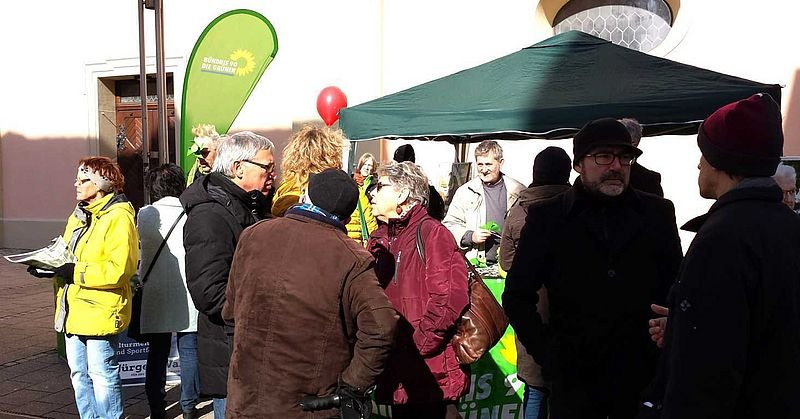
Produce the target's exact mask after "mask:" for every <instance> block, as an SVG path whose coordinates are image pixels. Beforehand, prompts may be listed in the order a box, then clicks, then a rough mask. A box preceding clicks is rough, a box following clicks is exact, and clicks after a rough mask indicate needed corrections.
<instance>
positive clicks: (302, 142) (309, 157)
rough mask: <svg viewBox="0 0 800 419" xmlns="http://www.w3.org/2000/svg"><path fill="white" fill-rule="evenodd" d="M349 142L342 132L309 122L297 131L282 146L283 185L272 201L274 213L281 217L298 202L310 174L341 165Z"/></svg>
mask: <svg viewBox="0 0 800 419" xmlns="http://www.w3.org/2000/svg"><path fill="white" fill-rule="evenodd" d="M347 149H348V143H347V141H346V140H345V139H344V136H343V135H342V132H341V131H339V130H332V129H330V128H327V127H315V126H311V125H307V126H305V127H303V128H301V129H300V130H299V131H297V132H296V133H295V134H294V135H292V138H290V139H289V144H287V145H286V147H285V148H284V149H283V159H282V161H281V177H282V180H281V184H280V186H278V190H277V191H276V192H275V197H274V198H273V201H272V215H274V216H276V217H282V216H283V214H284V213H286V210H287V209H289V207H291V206H293V205H295V204H297V203H298V202H299V201H300V197H301V196H302V195H303V190H304V189H305V188H306V185H308V176H309V175H311V174H314V173H319V172H321V171H323V170H325V169H330V168H335V169H341V168H342V156H343V155H344V152H345V150H347Z"/></svg>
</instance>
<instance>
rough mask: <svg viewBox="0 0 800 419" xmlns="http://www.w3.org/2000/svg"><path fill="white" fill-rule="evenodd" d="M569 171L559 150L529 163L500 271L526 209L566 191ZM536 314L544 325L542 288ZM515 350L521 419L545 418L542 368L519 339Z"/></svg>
mask: <svg viewBox="0 0 800 419" xmlns="http://www.w3.org/2000/svg"><path fill="white" fill-rule="evenodd" d="M571 170H572V163H571V162H570V159H569V155H567V152H566V151H564V150H563V149H562V148H559V147H547V148H545V149H544V150H542V151H541V152H540V153H539V154H537V155H536V158H535V159H534V160H533V182H532V183H531V185H530V186H528V188H527V189H523V190H522V192H520V193H519V200H518V201H517V202H516V203H515V204H514V206H513V207H511V210H509V211H508V217H506V222H505V224H504V225H503V235H502V237H501V238H500V254H499V260H500V267H501V268H503V270H504V271H508V270H509V269H511V263H512V262H513V261H514V254H515V253H516V250H517V243H518V242H519V238H520V235H521V234H522V227H524V226H525V218H526V217H527V216H528V207H530V206H531V205H533V204H535V203H536V202H540V201H544V200H545V199H548V198H552V197H554V196H556V195H558V194H560V193H561V192H564V191H566V190H567V189H569V173H570V171H571ZM537 311H538V312H539V314H540V315H541V316H542V318H543V319H545V321H546V320H547V319H548V317H549V316H548V314H547V290H545V289H544V287H542V288H540V289H539V304H537ZM516 346H517V377H518V378H519V379H520V380H522V382H524V383H525V396H524V398H523V403H522V405H523V409H524V410H523V411H524V412H525V419H538V418H546V417H547V409H546V406H547V393H548V390H547V383H546V382H545V380H544V378H542V367H540V366H539V364H537V363H536V361H534V360H533V357H532V356H530V355H529V354H528V352H527V351H526V350H525V347H524V346H522V344H521V343H520V342H519V339H516Z"/></svg>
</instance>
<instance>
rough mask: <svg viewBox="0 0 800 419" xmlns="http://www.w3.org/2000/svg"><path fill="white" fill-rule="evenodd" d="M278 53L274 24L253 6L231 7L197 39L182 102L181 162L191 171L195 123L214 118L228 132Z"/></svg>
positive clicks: (186, 169)
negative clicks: (189, 151)
mask: <svg viewBox="0 0 800 419" xmlns="http://www.w3.org/2000/svg"><path fill="white" fill-rule="evenodd" d="M277 53H278V36H277V34H276V33H275V28H273V27H272V24H271V23H270V22H269V20H267V18H265V17H264V16H262V15H261V14H259V13H257V12H254V11H252V10H245V9H239V10H231V11H229V12H226V13H223V14H222V15H220V16H219V17H217V18H216V19H214V21H212V22H211V23H210V24H209V25H208V26H207V27H206V28H205V30H204V31H203V33H202V34H201V35H200V38H198V39H197V42H196V43H195V45H194V49H193V50H192V55H191V56H190V57H189V62H188V64H187V65H186V75H185V77H184V80H183V99H182V105H181V131H180V132H181V150H182V152H181V156H180V159H181V161H180V163H181V167H182V168H183V170H184V171H188V170H189V169H190V168H191V167H192V165H193V164H194V162H195V156H193V155H191V154H189V155H187V151H188V150H189V148H190V147H191V146H192V144H193V141H194V138H193V136H192V127H195V126H197V125H199V124H213V125H214V126H215V127H216V129H217V132H218V133H220V134H224V133H227V132H228V129H229V128H230V127H231V125H232V124H233V121H234V120H235V119H236V116H237V115H239V111H241V110H242V107H243V106H244V104H245V102H246V101H247V98H248V97H250V93H251V92H252V91H253V88H255V86H256V83H258V80H259V79H261V75H262V74H264V70H266V69H267V66H268V65H269V64H270V63H271V62H272V60H273V59H274V58H275V54H277Z"/></svg>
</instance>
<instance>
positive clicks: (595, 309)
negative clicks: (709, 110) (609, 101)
mask: <svg viewBox="0 0 800 419" xmlns="http://www.w3.org/2000/svg"><path fill="white" fill-rule="evenodd" d="M573 154H574V162H573V169H575V171H577V172H578V173H579V174H580V176H579V177H578V178H577V179H576V180H575V183H574V185H573V186H572V187H571V188H570V189H568V190H567V191H566V192H564V193H562V194H560V195H558V196H555V197H553V198H550V199H548V200H546V201H542V202H539V203H537V204H535V205H532V206H530V207H529V208H528V217H527V219H526V224H525V228H524V229H523V230H522V234H521V237H520V240H519V245H518V247H517V251H516V255H515V257H514V260H513V262H512V264H511V270H510V271H509V273H508V277H507V278H506V287H505V291H504V293H503V305H504V308H505V310H506V313H507V314H508V318H509V320H510V322H511V325H512V326H513V327H514V330H515V331H516V333H517V337H518V339H519V341H520V342H521V343H522V345H523V346H524V347H525V348H526V349H527V351H528V353H529V354H531V355H532V356H533V358H534V359H535V360H536V362H537V363H538V364H540V365H541V367H542V375H543V377H544V378H545V379H547V380H550V381H551V382H552V392H551V395H550V408H551V414H550V418H552V419H564V418H581V419H586V418H597V419H600V418H602V419H606V418H609V419H628V418H633V417H635V416H636V412H637V408H638V404H639V403H638V402H639V397H640V393H641V391H642V390H643V389H644V387H645V386H646V385H647V384H648V383H649V381H650V380H651V379H652V376H653V372H654V370H655V364H656V360H657V356H658V353H657V350H656V348H655V346H654V345H652V344H651V342H650V341H649V339H648V334H647V332H646V330H644V328H643V327H642V322H645V323H646V322H647V321H648V319H649V318H650V317H651V312H650V304H653V303H657V302H659V301H665V299H666V294H667V290H668V289H669V286H670V285H671V284H672V282H673V281H674V279H675V276H676V274H677V272H678V266H679V264H680V261H681V247H680V240H679V238H678V230H677V227H676V225H675V209H674V207H673V205H672V203H671V202H670V201H668V200H665V199H663V198H660V197H658V196H655V195H652V194H646V193H642V192H639V191H637V190H635V189H633V188H631V187H629V179H630V166H631V164H633V162H634V161H635V160H636V157H638V156H639V155H640V154H641V150H639V149H638V148H636V147H634V146H633V145H632V144H631V137H630V134H629V133H628V130H627V129H626V128H625V126H623V125H622V124H621V123H620V122H619V121H617V120H615V119H612V118H603V119H598V120H594V121H591V122H589V123H588V124H586V125H585V126H584V127H583V128H582V129H581V130H580V132H578V133H577V134H576V135H575V138H574V140H573ZM542 286H544V287H546V288H547V292H548V296H549V312H550V318H549V322H548V323H547V324H545V323H543V322H542V318H541V316H540V314H539V313H538V312H537V303H538V295H537V292H538V291H539V289H540V288H541V287H542Z"/></svg>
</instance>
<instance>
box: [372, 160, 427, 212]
mask: <svg viewBox="0 0 800 419" xmlns="http://www.w3.org/2000/svg"><path fill="white" fill-rule="evenodd" d="M378 176H386V177H388V178H389V181H390V182H392V185H394V186H395V187H396V188H397V189H405V190H407V191H408V200H409V201H416V202H418V203H419V204H421V205H422V206H427V205H428V193H429V192H430V187H429V186H428V177H427V176H425V173H424V172H423V171H422V169H421V168H420V167H419V166H417V165H416V164H414V163H411V162H410V161H404V162H401V163H397V162H390V163H387V164H385V165H383V166H381V167H380V168H379V169H378Z"/></svg>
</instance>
